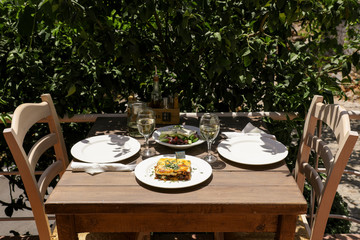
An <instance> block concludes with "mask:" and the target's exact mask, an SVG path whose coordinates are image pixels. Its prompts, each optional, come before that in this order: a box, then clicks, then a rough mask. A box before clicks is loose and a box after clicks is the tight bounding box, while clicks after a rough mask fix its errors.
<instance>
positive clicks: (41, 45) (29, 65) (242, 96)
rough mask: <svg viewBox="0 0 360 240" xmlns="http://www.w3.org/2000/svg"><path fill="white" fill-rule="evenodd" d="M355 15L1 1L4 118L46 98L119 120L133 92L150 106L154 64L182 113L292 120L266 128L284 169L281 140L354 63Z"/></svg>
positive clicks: (305, 0)
mask: <svg viewBox="0 0 360 240" xmlns="http://www.w3.org/2000/svg"><path fill="white" fill-rule="evenodd" d="M359 11H360V7H359V3H358V1H356V0H343V1H336V0H322V1H318V0H298V1H295V0H289V1H285V0H277V1H275V0H269V1H260V0H243V1H233V0H223V1H214V0H206V1H205V0H200V1H189V0H181V1H178V0H175V1H151V0H150V1H140V0H122V1H121V0H119V1H116V0H112V1H111V0H109V1H106V0H105V1H84V0H80V1H77V0H71V1H69V0H41V1H40V0H37V1H36V0H29V1H24V0H18V1H15V0H13V1H11V0H3V1H1V2H0V83H1V84H0V106H1V110H0V114H1V116H2V117H5V114H6V113H9V112H12V111H13V110H14V109H15V107H16V106H18V105H19V104H21V103H23V102H34V101H39V96H40V95H41V94H42V93H45V92H46V93H50V94H51V95H52V96H53V99H54V102H55V104H56V107H57V110H58V113H59V114H60V115H61V116H62V115H64V114H65V113H68V114H70V115H72V114H77V113H101V112H106V113H114V112H123V111H125V108H126V105H125V103H126V102H125V101H124V100H126V99H127V97H128V96H129V95H130V94H131V93H136V94H137V95H138V97H139V99H140V100H144V101H148V100H149V95H150V92H151V88H152V87H151V84H152V76H153V74H154V67H155V66H157V69H158V72H159V75H160V81H161V88H162V90H163V94H164V96H167V95H170V94H175V93H179V100H180V103H181V110H182V111H199V112H204V111H236V110H241V111H261V110H264V111H285V112H298V113H299V114H300V117H299V119H298V120H297V121H292V122H290V121H288V122H282V123H276V122H272V121H270V120H269V128H270V129H271V130H272V131H273V132H275V133H276V134H277V136H278V138H279V140H280V141H283V142H284V143H286V144H287V145H288V146H289V147H290V152H291V153H293V154H291V155H290V157H289V162H288V164H289V166H290V167H292V166H293V161H292V160H291V159H294V158H293V157H294V156H295V155H296V149H297V144H294V143H292V142H291V139H290V138H289V137H288V136H289V135H290V134H295V135H294V138H295V139H296V137H298V136H299V133H300V132H299V131H301V129H302V124H303V118H304V114H305V111H306V109H307V107H308V106H309V103H310V100H311V98H312V96H313V95H314V94H321V95H324V96H325V99H326V101H328V102H331V101H332V97H333V95H341V94H342V93H341V91H339V90H340V89H339V84H341V83H344V82H349V81H350V80H351V79H350V77H349V73H350V71H351V68H352V66H355V67H358V66H359V53H358V52H357V51H358V50H359V48H360V47H359V46H360V45H359V38H358V37H357V36H358V32H357V30H356V28H355V27H354V26H356V25H357V24H358V19H359ZM341 23H343V24H345V27H346V30H347V35H346V39H345V40H346V41H345V44H339V43H338V41H337V37H338V31H337V29H336V28H337V26H339V24H341ZM349 49H350V51H349ZM346 50H347V51H349V52H351V54H345V53H344V52H345V51H346ZM338 72H341V73H342V76H343V79H342V80H338V79H336V78H335V77H334V76H333V73H338ZM69 127H70V129H77V128H79V131H80V132H82V133H84V132H86V130H84V129H81V128H82V127H79V126H78V125H76V124H73V125H71V126H69ZM0 128H2V127H0ZM85 129H86V127H85ZM293 129H297V130H299V131H297V132H295V133H294V132H293ZM0 130H2V129H0ZM67 134H68V133H67V132H66V133H65V136H66V135H67ZM81 136H82V135H78V137H81ZM0 147H1V152H0V155H3V157H2V159H3V161H1V163H0V165H1V166H6V165H11V163H12V160H11V158H10V157H9V156H10V155H9V152H8V150H7V149H6V144H5V141H4V139H3V137H2V136H1V141H0ZM3 149H5V150H3ZM11 206H12V205H11ZM14 209H15V208H14ZM341 231H343V229H342V230H341Z"/></svg>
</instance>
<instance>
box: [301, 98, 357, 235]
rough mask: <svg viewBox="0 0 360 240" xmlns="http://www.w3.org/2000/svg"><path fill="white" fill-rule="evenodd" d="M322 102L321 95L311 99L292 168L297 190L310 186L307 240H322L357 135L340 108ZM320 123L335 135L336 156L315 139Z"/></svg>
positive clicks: (319, 130) (346, 113) (346, 114)
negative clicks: (322, 173)
mask: <svg viewBox="0 0 360 240" xmlns="http://www.w3.org/2000/svg"><path fill="white" fill-rule="evenodd" d="M322 101H323V97H322V96H314V98H313V100H312V103H311V105H310V108H309V112H308V114H307V116H306V119H305V125H304V132H303V135H302V139H301V143H300V148H299V153H298V157H297V162H296V166H295V180H296V182H297V184H298V186H299V188H300V190H301V191H303V190H304V184H305V179H306V180H307V182H308V183H309V184H310V185H311V186H312V198H311V200H312V203H310V208H311V209H310V221H309V223H307V222H306V223H307V230H308V232H309V237H310V239H311V240H318V239H323V235H324V232H325V227H326V224H327V220H328V217H329V214H330V210H331V206H332V203H333V200H334V197H335V194H336V191H337V187H338V185H339V182H340V179H341V176H342V174H343V171H344V169H345V166H346V164H347V162H348V160H349V157H350V155H351V153H352V151H353V148H354V146H355V143H356V141H357V138H358V133H357V132H353V131H351V129H350V119H349V115H348V112H347V111H346V110H345V109H344V108H343V107H341V106H340V105H335V104H324V103H322ZM319 123H321V124H319ZM322 123H325V124H326V125H327V126H328V127H329V128H330V129H331V130H332V131H333V133H334V135H335V138H336V141H337V143H338V150H337V152H336V155H333V154H332V152H331V151H330V148H329V147H328V145H327V144H326V142H324V141H323V140H321V139H320V138H319V137H318V136H316V133H319V132H321V125H322ZM319 126H320V127H319ZM312 152H314V153H315V155H313V156H314V157H315V158H316V157H318V158H319V159H321V160H322V162H323V165H324V167H325V169H326V171H325V174H326V178H325V179H322V178H321V176H320V175H319V173H318V171H317V166H313V165H311V164H310V162H311V161H309V156H310V155H311V154H312ZM315 162H316V161H315ZM311 206H312V207H311Z"/></svg>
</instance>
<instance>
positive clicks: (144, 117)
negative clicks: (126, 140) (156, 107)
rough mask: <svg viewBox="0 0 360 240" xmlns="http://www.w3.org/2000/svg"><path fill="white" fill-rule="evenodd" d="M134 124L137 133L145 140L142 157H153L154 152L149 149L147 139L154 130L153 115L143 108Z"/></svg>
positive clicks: (150, 111)
mask: <svg viewBox="0 0 360 240" xmlns="http://www.w3.org/2000/svg"><path fill="white" fill-rule="evenodd" d="M136 124H137V127H138V130H139V133H140V134H141V135H143V136H144V138H145V149H144V151H143V152H142V156H144V157H151V156H153V155H155V152H154V151H152V150H151V149H150V148H149V137H150V136H151V134H152V133H153V131H154V129H155V113H154V111H153V110H151V109H150V108H144V109H143V110H141V111H140V112H139V113H138V116H137V119H136Z"/></svg>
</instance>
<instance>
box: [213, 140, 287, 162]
mask: <svg viewBox="0 0 360 240" xmlns="http://www.w3.org/2000/svg"><path fill="white" fill-rule="evenodd" d="M249 138H250V139H256V140H259V141H263V142H265V143H270V144H272V146H274V145H275V146H281V147H283V148H284V149H285V151H284V152H283V153H281V154H278V155H280V156H279V157H274V158H272V159H271V161H269V162H267V163H259V162H251V161H242V160H241V159H233V158H232V159H231V158H229V157H228V155H227V154H226V150H225V149H226V148H224V147H223V145H224V144H225V143H229V142H233V141H236V140H240V139H241V140H246V139H249ZM274 143H275V144H274ZM217 151H218V153H219V155H221V156H222V157H224V158H225V159H227V160H229V161H232V162H235V163H240V164H245V165H252V166H263V165H270V164H274V163H277V162H280V161H282V160H283V159H285V158H286V157H287V155H288V153H289V150H288V148H287V147H286V146H285V145H284V144H283V143H281V142H279V141H277V140H275V139H271V138H268V137H261V136H248V135H244V136H238V137H234V138H230V139H225V140H223V141H222V142H220V143H219V144H218V146H217ZM226 155H227V156H226ZM275 155H276V154H275Z"/></svg>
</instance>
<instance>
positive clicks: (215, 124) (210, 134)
mask: <svg viewBox="0 0 360 240" xmlns="http://www.w3.org/2000/svg"><path fill="white" fill-rule="evenodd" d="M199 128H200V134H201V136H202V137H203V138H204V139H205V140H206V142H207V150H208V154H207V155H206V156H205V157H204V160H206V161H207V162H209V163H213V162H215V161H216V159H217V158H216V156H214V155H212V154H211V144H212V141H213V140H214V139H215V138H216V137H217V135H218V134H219V131H220V120H219V117H218V116H217V115H216V114H213V113H205V114H204V115H203V116H202V117H201V119H200V125H199Z"/></svg>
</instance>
